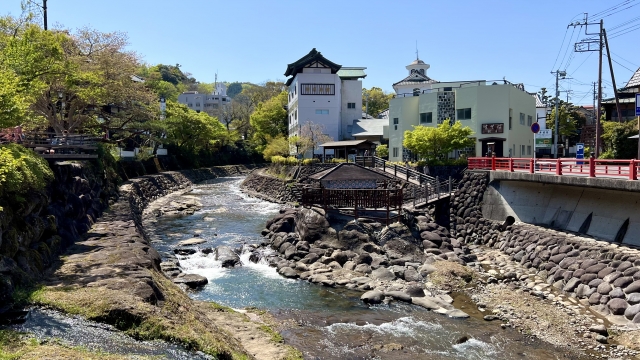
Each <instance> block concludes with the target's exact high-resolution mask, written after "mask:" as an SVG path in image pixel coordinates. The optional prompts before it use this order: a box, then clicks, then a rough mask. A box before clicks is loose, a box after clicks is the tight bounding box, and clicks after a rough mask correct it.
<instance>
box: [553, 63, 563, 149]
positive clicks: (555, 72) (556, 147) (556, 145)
mask: <svg viewBox="0 0 640 360" xmlns="http://www.w3.org/2000/svg"><path fill="white" fill-rule="evenodd" d="M551 73H552V74H556V98H555V103H556V104H555V112H556V120H555V123H554V124H555V126H554V131H553V133H554V135H553V152H554V155H555V158H556V159H557V158H558V103H559V102H560V90H559V89H558V78H559V77H560V76H562V78H564V77H565V76H567V73H566V72H565V71H560V70H556V71H552V72H551Z"/></svg>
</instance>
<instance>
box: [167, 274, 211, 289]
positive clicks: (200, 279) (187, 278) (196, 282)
mask: <svg viewBox="0 0 640 360" xmlns="http://www.w3.org/2000/svg"><path fill="white" fill-rule="evenodd" d="M173 282H174V283H176V284H184V285H186V286H188V287H190V288H197V287H200V286H203V285H206V284H207V283H208V282H209V280H207V278H206V277H204V276H201V275H198V274H184V275H182V276H178V277H176V278H174V279H173Z"/></svg>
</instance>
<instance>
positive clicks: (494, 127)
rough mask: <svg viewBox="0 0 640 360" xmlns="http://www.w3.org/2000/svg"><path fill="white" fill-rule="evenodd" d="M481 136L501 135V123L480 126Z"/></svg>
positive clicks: (502, 128)
mask: <svg viewBox="0 0 640 360" xmlns="http://www.w3.org/2000/svg"><path fill="white" fill-rule="evenodd" d="M481 131H482V133H483V134H502V133H503V132H504V124H503V123H494V124H482V130H481Z"/></svg>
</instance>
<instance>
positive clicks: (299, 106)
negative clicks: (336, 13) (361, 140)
mask: <svg viewBox="0 0 640 360" xmlns="http://www.w3.org/2000/svg"><path fill="white" fill-rule="evenodd" d="M365 69H366V68H365V67H343V66H342V65H338V64H336V63H334V62H333V61H330V60H329V59H327V58H325V57H324V56H323V55H322V54H321V53H320V52H319V51H317V50H316V49H315V48H314V49H312V50H311V51H310V52H309V53H308V54H307V55H305V56H303V57H301V58H300V59H298V60H297V61H295V62H293V63H291V64H289V65H287V70H286V71H285V73H284V75H285V76H287V77H288V79H287V81H286V83H285V84H286V86H287V87H288V90H289V102H288V116H289V136H296V135H300V133H301V128H302V127H303V126H304V125H305V124H306V123H307V122H311V123H313V124H317V125H320V126H322V128H323V132H324V134H326V135H328V136H329V137H331V138H332V139H333V140H334V141H341V140H349V139H352V136H351V135H350V134H349V131H348V130H349V129H348V127H349V126H351V125H352V123H353V120H356V119H360V118H361V116H362V80H361V79H363V78H365V77H366V76H367V75H366V74H365V72H364V70H365ZM321 153H322V149H319V148H316V149H314V154H321ZM328 154H331V155H333V151H330V152H328ZM305 155H306V157H310V156H311V155H312V154H311V152H309V154H305Z"/></svg>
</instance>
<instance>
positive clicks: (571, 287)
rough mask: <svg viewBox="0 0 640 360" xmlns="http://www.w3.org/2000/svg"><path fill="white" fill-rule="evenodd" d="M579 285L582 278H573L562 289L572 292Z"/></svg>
mask: <svg viewBox="0 0 640 360" xmlns="http://www.w3.org/2000/svg"><path fill="white" fill-rule="evenodd" d="M578 285H580V279H578V278H571V280H569V281H568V282H567V284H566V285H565V286H564V288H562V290H563V291H567V292H572V291H573V290H575V288H577V287H578Z"/></svg>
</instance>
